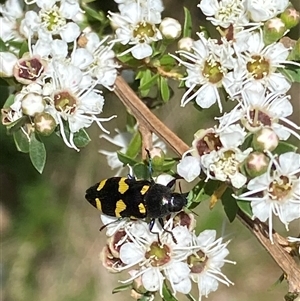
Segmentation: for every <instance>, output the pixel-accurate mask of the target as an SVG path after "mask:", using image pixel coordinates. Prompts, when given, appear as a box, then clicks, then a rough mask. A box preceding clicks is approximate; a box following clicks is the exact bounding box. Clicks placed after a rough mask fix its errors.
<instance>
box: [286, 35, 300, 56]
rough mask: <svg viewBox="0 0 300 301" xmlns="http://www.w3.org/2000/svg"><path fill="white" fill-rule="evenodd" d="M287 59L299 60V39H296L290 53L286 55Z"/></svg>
mask: <svg viewBox="0 0 300 301" xmlns="http://www.w3.org/2000/svg"><path fill="white" fill-rule="evenodd" d="M288 59H289V60H293V61H300V39H298V40H297V41H296V43H295V45H294V46H293V49H292V51H291V53H290V54H289V56H288Z"/></svg>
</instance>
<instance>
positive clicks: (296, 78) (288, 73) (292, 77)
mask: <svg viewBox="0 0 300 301" xmlns="http://www.w3.org/2000/svg"><path fill="white" fill-rule="evenodd" d="M279 70H280V72H281V73H282V74H283V75H284V76H285V77H286V78H287V79H288V80H289V81H291V82H293V83H294V82H297V83H300V68H299V67H296V66H291V67H288V68H281V69H279Z"/></svg>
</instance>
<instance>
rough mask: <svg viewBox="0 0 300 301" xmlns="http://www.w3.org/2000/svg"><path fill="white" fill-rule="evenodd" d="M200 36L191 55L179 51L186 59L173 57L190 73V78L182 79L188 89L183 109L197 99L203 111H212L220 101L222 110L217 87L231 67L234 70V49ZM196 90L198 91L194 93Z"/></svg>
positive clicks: (220, 84) (183, 101)
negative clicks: (206, 109)
mask: <svg viewBox="0 0 300 301" xmlns="http://www.w3.org/2000/svg"><path fill="white" fill-rule="evenodd" d="M198 36H199V40H197V41H195V42H194V46H193V47H192V52H187V51H184V50H179V51H177V53H179V54H180V55H181V57H182V58H184V59H185V60H184V59H180V58H178V57H176V56H173V55H171V56H172V57H174V58H175V59H176V60H177V61H179V63H180V64H182V65H183V66H185V67H186V71H187V76H186V77H185V78H183V79H182V80H184V81H185V86H186V87H187V88H188V90H187V91H186V92H185V93H184V95H183V97H182V99H181V106H185V105H186V104H187V103H188V102H189V101H191V100H192V99H195V101H196V103H197V104H198V105H199V106H200V107H202V108H209V107H210V106H212V105H213V104H214V103H215V102H217V103H218V106H219V109H220V111H222V104H221V99H220V96H219V92H218V88H219V87H222V85H223V80H224V78H225V77H226V74H227V71H228V68H232V67H233V65H232V64H233V63H232V61H233V58H232V54H233V49H232V48H231V47H230V46H229V44H228V43H227V42H226V41H225V40H224V41H223V42H224V44H221V45H220V44H219V43H218V41H217V40H214V39H206V38H205V37H204V34H202V33H200V34H198ZM199 86H200V87H199ZM195 89H197V90H196V91H195V92H194V90H195ZM192 92H193V93H192Z"/></svg>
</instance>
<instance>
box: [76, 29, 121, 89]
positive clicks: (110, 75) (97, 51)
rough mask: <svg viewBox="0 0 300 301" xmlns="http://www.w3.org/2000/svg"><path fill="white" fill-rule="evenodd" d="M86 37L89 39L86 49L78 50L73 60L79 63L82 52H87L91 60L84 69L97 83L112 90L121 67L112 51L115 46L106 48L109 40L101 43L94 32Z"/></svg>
mask: <svg viewBox="0 0 300 301" xmlns="http://www.w3.org/2000/svg"><path fill="white" fill-rule="evenodd" d="M85 37H86V39H87V44H86V46H85V49H83V48H79V49H76V51H75V52H74V56H73V57H72V60H73V61H74V62H76V61H79V60H80V58H81V57H82V51H83V50H86V51H87V52H88V54H89V55H90V56H91V59H90V58H88V59H87V60H86V62H85V63H86V64H87V66H86V67H85V68H82V69H83V70H85V71H86V72H88V73H89V74H90V75H91V77H92V78H94V79H95V80H96V81H97V83H99V84H101V85H102V86H104V87H106V88H107V89H109V90H112V87H113V85H114V83H115V80H116V77H117V68H118V67H119V65H118V64H117V63H116V61H115V53H114V51H113V50H112V47H113V44H111V45H110V46H104V43H105V42H106V40H107V39H103V40H102V41H100V39H99V37H98V35H97V34H96V33H94V32H91V33H88V34H86V35H85ZM90 60H91V61H90Z"/></svg>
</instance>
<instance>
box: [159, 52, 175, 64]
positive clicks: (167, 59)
mask: <svg viewBox="0 0 300 301" xmlns="http://www.w3.org/2000/svg"><path fill="white" fill-rule="evenodd" d="M159 62H160V65H161V66H165V65H167V66H169V65H170V66H173V65H175V62H176V60H175V59H174V58H172V57H171V56H170V55H168V54H165V55H163V56H162V58H161V59H160V60H159Z"/></svg>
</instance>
